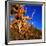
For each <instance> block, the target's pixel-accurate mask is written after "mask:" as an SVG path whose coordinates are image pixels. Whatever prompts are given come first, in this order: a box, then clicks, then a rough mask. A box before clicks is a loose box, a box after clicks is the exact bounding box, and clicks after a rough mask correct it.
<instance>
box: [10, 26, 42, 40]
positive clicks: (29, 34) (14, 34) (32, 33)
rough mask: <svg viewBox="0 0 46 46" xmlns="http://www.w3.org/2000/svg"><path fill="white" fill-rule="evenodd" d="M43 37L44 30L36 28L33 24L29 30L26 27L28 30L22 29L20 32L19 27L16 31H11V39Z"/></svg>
mask: <svg viewBox="0 0 46 46" xmlns="http://www.w3.org/2000/svg"><path fill="white" fill-rule="evenodd" d="M11 30H12V29H11ZM41 38H42V32H41V31H40V30H38V29H36V28H34V26H33V25H31V26H30V27H29V29H28V30H27V29H26V31H25V30H22V31H21V32H19V30H18V28H17V29H15V30H14V31H10V39H11V40H30V39H41Z"/></svg>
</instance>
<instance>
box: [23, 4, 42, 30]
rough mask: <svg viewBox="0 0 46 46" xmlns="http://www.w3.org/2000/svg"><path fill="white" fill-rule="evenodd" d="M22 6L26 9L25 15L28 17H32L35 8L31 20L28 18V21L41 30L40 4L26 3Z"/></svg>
mask: <svg viewBox="0 0 46 46" xmlns="http://www.w3.org/2000/svg"><path fill="white" fill-rule="evenodd" d="M24 8H25V9H27V12H26V13H25V16H29V17H32V13H33V11H34V10H35V13H34V15H33V18H32V20H29V21H28V22H29V23H31V24H32V22H33V25H34V27H36V28H38V29H40V30H41V29H42V5H34V4H32V5H30V4H27V5H25V6H24Z"/></svg>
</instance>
